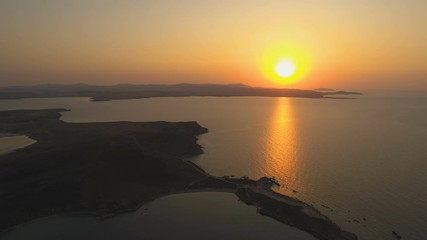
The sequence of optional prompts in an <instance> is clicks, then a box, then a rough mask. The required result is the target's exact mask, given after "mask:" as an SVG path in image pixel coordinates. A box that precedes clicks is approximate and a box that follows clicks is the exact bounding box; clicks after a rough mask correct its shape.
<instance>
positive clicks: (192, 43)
mask: <svg viewBox="0 0 427 240" xmlns="http://www.w3.org/2000/svg"><path fill="white" fill-rule="evenodd" d="M426 13H427V1H425V0H405V1H401V0H323V1H317V0H298V1H291V0H156V1H154V0H139V1H136V0H121V1H113V0H1V1H0V31H1V37H0V85H2V86H5V85H29V84H44V83H66V84H73V83H81V82H83V83H88V84H101V85H102V84H121V83H137V84H146V83H160V84H162V83H165V84H171V83H182V82H188V83H221V84H222V83H244V84H248V85H251V86H260V87H283V88H303V89H313V88H319V87H325V88H337V89H349V90H351V89H355V90H357V89H397V90H420V89H422V90H427V44H426V43H427V27H426V24H427V14H426ZM284 59H285V60H289V61H291V62H292V63H293V64H294V65H295V69H296V71H295V73H294V74H293V76H292V77H289V78H282V77H280V76H279V75H278V74H277V72H276V71H275V67H277V64H278V63H279V62H280V61H282V60H284Z"/></svg>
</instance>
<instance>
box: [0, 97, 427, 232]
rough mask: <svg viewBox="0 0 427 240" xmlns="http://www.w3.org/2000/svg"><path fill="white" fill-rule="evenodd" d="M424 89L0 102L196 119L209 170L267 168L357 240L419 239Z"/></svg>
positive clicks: (426, 117) (426, 227) (99, 114)
mask: <svg viewBox="0 0 427 240" xmlns="http://www.w3.org/2000/svg"><path fill="white" fill-rule="evenodd" d="M426 96H427V94H408V93H394V94H390V93H369V94H367V95H366V96H363V97H361V98H359V99H352V100H337V99H297V98H263V97H227V98H215V97H188V98H153V99H141V100H120V101H112V102H90V101H89V100H88V99H85V98H61V99H24V100H7V101H6V100H5V101H0V109H1V110H3V109H37V108H51V107H52V108H53V107H55V108H57V107H63V108H69V109H71V110H72V111H70V112H66V113H64V114H63V120H64V121H69V122H97V121H119V120H120V121H122V120H129V121H156V120H165V121H193V120H196V121H198V122H199V123H200V124H201V125H202V126H204V127H207V128H209V133H208V134H205V135H202V136H200V140H199V143H200V144H201V145H202V146H203V147H204V150H205V154H203V155H200V156H198V157H196V158H195V159H193V160H194V161H195V162H196V163H197V164H198V165H200V166H201V167H203V168H204V169H205V170H206V171H208V172H209V173H211V174H214V175H218V176H222V175H234V176H249V177H251V178H258V177H261V176H265V175H267V176H275V177H276V178H278V179H279V180H280V181H281V182H282V183H283V184H284V187H282V188H281V189H280V191H282V192H283V193H285V194H288V195H292V196H295V197H297V198H299V199H301V200H303V201H306V202H308V203H311V204H313V205H314V206H316V207H317V208H318V209H319V210H321V211H322V212H323V213H325V214H326V215H328V216H329V217H331V218H332V219H333V220H334V221H336V222H337V223H338V224H339V225H341V226H343V227H344V228H345V229H348V230H351V231H353V232H355V233H357V234H358V235H359V237H360V239H362V240H364V239H367V240H370V239H392V235H391V232H392V231H393V230H395V231H397V232H398V233H399V234H401V235H402V236H403V237H404V239H427V187H426V185H427V174H426V173H427V97H426ZM322 205H323V206H322ZM324 206H327V207H328V208H326V207H324ZM364 219H366V220H364ZM355 220H356V221H355Z"/></svg>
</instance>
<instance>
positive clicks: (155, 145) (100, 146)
mask: <svg viewBox="0 0 427 240" xmlns="http://www.w3.org/2000/svg"><path fill="white" fill-rule="evenodd" d="M64 111H67V110H66V109H45V110H13V111H0V133H2V134H17V135H26V136H29V137H30V138H32V139H34V140H36V141H37V142H36V143H34V144H32V145H30V146H28V147H26V148H23V149H19V150H16V151H14V152H12V153H9V154H6V155H2V156H0V212H1V215H0V233H4V232H6V231H9V230H11V229H13V227H15V226H17V225H19V224H22V223H25V222H28V221H30V220H34V219H37V218H41V217H46V216H50V215H55V214H77V213H78V214H92V215H96V216H99V217H101V218H103V217H112V216H114V215H116V214H119V213H122V212H126V211H135V210H137V209H138V208H139V207H140V206H142V205H143V204H145V203H147V202H150V201H153V200H154V199H156V198H158V197H160V196H165V195H168V194H174V193H180V192H203V191H219V192H232V193H234V194H236V196H237V197H238V198H239V199H240V200H241V201H242V202H243V203H245V204H248V205H254V206H256V207H257V209H258V212H259V213H260V214H262V215H265V216H268V217H271V218H274V219H276V220H277V221H280V222H283V223H284V224H287V225H290V226H294V227H296V228H299V229H301V230H303V231H305V232H308V233H310V234H311V235H313V236H314V237H316V238H318V239H322V240H326V239H328V240H335V239H348V240H353V239H357V236H356V235H354V234H353V233H350V232H347V231H344V230H342V229H341V228H340V227H339V226H337V225H336V224H335V223H333V222H332V221H331V220H330V219H329V218H327V217H326V216H324V215H322V214H321V213H320V212H319V211H318V210H317V209H315V208H314V207H312V206H310V205H308V204H305V203H303V202H301V201H299V200H297V199H294V198H291V197H288V196H284V195H281V194H279V193H277V192H275V191H273V190H272V188H271V187H272V186H273V185H276V184H278V183H277V182H276V181H275V179H274V178H272V177H268V176H266V177H264V178H261V179H259V180H257V181H255V180H252V179H249V178H246V177H244V178H232V177H216V176H211V175H209V174H207V173H206V172H204V171H203V169H201V168H200V167H198V166H197V165H195V164H194V163H192V162H190V161H187V160H185V157H186V156H195V155H197V154H201V153H202V152H203V151H202V147H201V146H200V145H199V144H197V136H198V135H200V134H204V133H207V131H208V129H206V128H204V127H202V126H200V125H199V124H198V123H197V122H105V123H67V122H63V121H61V120H60V117H61V112H64Z"/></svg>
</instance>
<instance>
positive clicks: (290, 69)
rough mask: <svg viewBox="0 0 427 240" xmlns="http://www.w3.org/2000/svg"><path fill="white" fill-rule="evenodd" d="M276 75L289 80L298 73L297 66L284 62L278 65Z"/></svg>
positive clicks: (287, 61)
mask: <svg viewBox="0 0 427 240" xmlns="http://www.w3.org/2000/svg"><path fill="white" fill-rule="evenodd" d="M275 70H276V73H277V75H279V76H280V77H282V78H287V77H290V76H292V75H293V74H294V73H295V71H296V66H295V64H294V63H293V62H291V61H289V60H282V61H280V62H278V63H277V65H276V68H275Z"/></svg>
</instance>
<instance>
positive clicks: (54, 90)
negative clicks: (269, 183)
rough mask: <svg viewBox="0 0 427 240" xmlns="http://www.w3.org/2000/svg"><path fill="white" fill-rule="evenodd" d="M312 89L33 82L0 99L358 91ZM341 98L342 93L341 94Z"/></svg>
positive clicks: (2, 91) (3, 92)
mask: <svg viewBox="0 0 427 240" xmlns="http://www.w3.org/2000/svg"><path fill="white" fill-rule="evenodd" d="M320 90H322V89H320ZM320 90H319V91H312V90H300V89H285V88H260V87H250V86H247V85H243V84H175V85H156V84H149V85H131V84H121V85H114V86H95V85H86V84H75V85H60V84H50V85H35V86H16V87H0V99H19V98H49V97H90V98H92V100H93V101H110V100H119V99H139V98H152V97H188V96H217V97H232V96H263V97H301V98H331V97H333V96H336V95H340V96H341V95H360V93H357V92H346V91H336V90H330V91H320ZM341 98H342V97H341Z"/></svg>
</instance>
